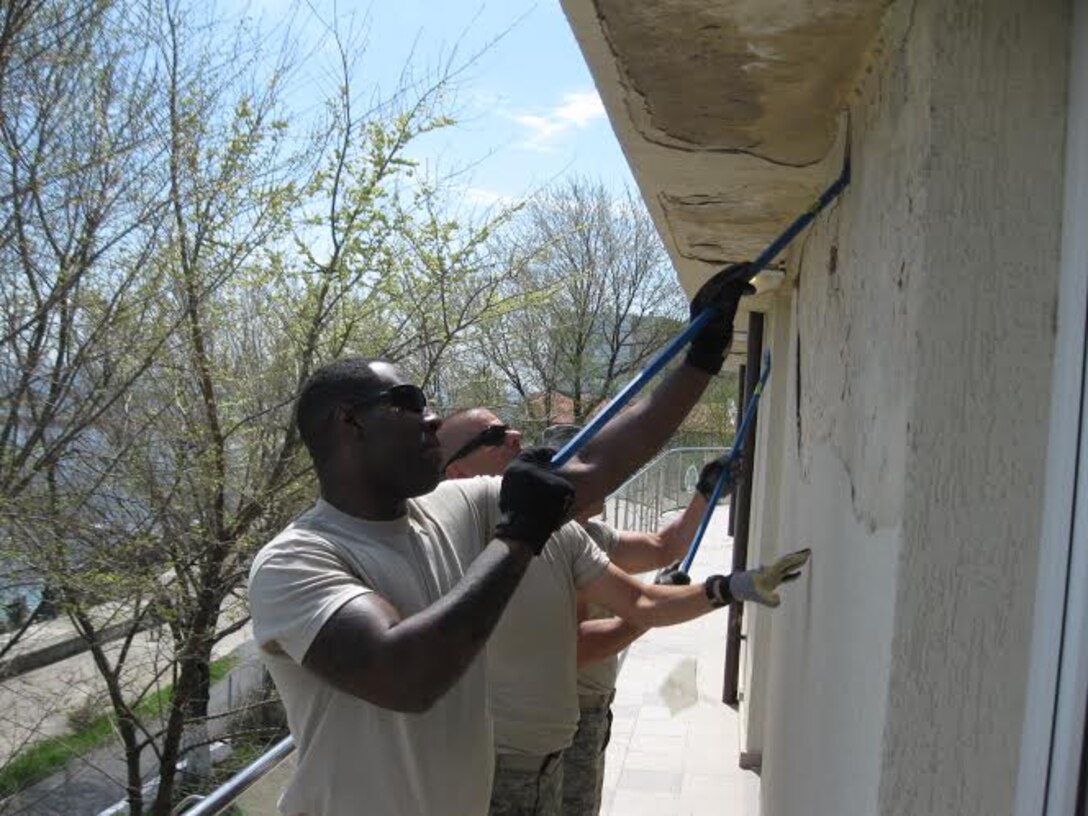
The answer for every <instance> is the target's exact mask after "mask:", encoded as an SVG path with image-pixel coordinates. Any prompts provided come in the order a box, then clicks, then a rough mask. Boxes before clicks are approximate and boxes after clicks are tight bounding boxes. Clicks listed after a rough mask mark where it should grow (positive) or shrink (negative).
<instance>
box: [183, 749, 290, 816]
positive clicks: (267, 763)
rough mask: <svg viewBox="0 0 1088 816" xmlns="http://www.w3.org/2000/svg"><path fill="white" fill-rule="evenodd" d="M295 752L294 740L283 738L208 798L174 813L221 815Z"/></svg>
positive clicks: (194, 798) (198, 800)
mask: <svg viewBox="0 0 1088 816" xmlns="http://www.w3.org/2000/svg"><path fill="white" fill-rule="evenodd" d="M294 750H295V741H294V739H293V738H292V737H284V738H283V739H281V740H280V741H279V742H277V743H276V744H275V745H273V746H272V747H271V748H269V749H268V750H267V751H265V752H264V753H263V754H261V755H260V756H259V757H257V758H256V759H255V760H253V761H252V762H251V763H249V764H248V765H247V766H246V767H244V768H243V769H242V770H240V771H239V772H238V773H236V774H235V775H234V776H232V777H231V778H230V779H228V780H227V781H226V782H224V783H223V784H222V785H220V786H219V787H218V788H216V789H215V790H214V791H212V792H211V793H209V794H208V795H207V796H205V797H203V798H198V797H191V798H190V799H189V800H188V801H190V802H192V801H195V804H193V805H192V806H191V807H186V803H185V802H183V803H182V804H181V805H180V806H179V807H178V808H176V809H175V810H174V812H175V813H180V814H184V816H216V814H219V813H222V812H223V811H224V810H226V809H227V808H228V807H230V806H231V805H233V804H234V803H235V802H236V801H237V800H238V797H239V796H241V795H242V794H243V793H245V792H246V791H247V790H249V789H250V788H252V787H253V786H254V785H256V784H257V783H258V782H260V781H261V779H263V778H264V776H265V775H266V774H267V773H268V772H269V771H271V770H272V769H273V768H275V767H276V766H277V765H279V764H280V762H282V761H283V760H284V759H286V758H287V757H289V756H290V755H291V753H292V752H293V751H294ZM269 816H272V814H269Z"/></svg>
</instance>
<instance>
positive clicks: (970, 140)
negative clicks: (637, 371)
mask: <svg viewBox="0 0 1088 816" xmlns="http://www.w3.org/2000/svg"><path fill="white" fill-rule="evenodd" d="M1068 13H1069V8H1068V4H1067V3H1065V2H1058V1H1057V0H1047V2H1038V0H1035V1H1034V2H1033V1H1032V0H1001V1H1000V2H995V1H994V0H971V2H968V1H967V0H960V1H959V2H955V3H953V2H948V3H934V4H931V5H925V6H923V5H921V4H920V5H919V13H918V15H917V20H916V22H915V33H914V37H915V38H917V39H918V41H919V42H920V47H919V49H918V51H919V52H920V56H924V62H925V63H926V65H927V66H928V70H929V72H930V90H929V105H930V109H931V111H932V113H931V114H930V117H931V118H930V123H929V136H928V140H929V143H930V147H929V150H928V153H927V163H926V167H925V171H926V174H927V185H926V186H927V189H926V196H925V206H924V210H923V214H922V232H923V235H924V243H923V253H924V254H923V257H922V264H921V274H920V279H919V280H918V285H917V295H918V302H917V304H916V309H917V317H916V319H915V320H914V321H913V323H914V326H915V329H916V335H915V337H914V338H913V345H914V346H915V355H916V357H915V365H914V369H915V373H914V381H915V389H914V401H915V404H914V406H913V409H912V412H911V421H910V426H909V429H908V433H907V446H908V455H907V487H906V499H907V501H906V505H905V508H904V510H905V513H904V518H905V525H904V533H905V535H904V540H905V544H906V546H905V547H904V553H903V558H902V560H901V567H900V578H899V587H898V597H897V602H896V610H897V618H898V621H897V625H896V639H895V643H894V645H893V652H892V660H893V672H892V678H893V680H892V683H891V686H890V688H889V700H888V721H887V732H886V737H885V746H884V752H885V756H884V765H885V769H886V770H885V774H884V777H883V779H882V780H881V793H880V800H881V810H882V812H884V813H888V814H896V816H898V815H899V814H902V815H903V816H907V814H911V815H912V816H913V815H914V814H920V813H940V814H963V815H964V816H973V815H974V814H978V815H979V816H982V814H987V816H990V814H1001V813H1009V812H1011V809H1012V802H1013V795H1014V791H1013V787H1014V784H1015V780H1016V770H1017V764H1018V760H1019V745H1020V735H1021V720H1022V716H1023V711H1024V695H1025V687H1026V682H1027V665H1026V664H1027V656H1028V654H1029V648H1030V643H1029V640H1030V632H1031V619H1032V609H1033V596H1034V588H1035V576H1036V563H1037V558H1038V546H1039V530H1040V525H1041V512H1040V508H1041V505H1042V486H1043V482H1044V479H1043V471H1044V454H1045V451H1046V439H1047V433H1046V425H1047V417H1048V405H1049V397H1050V393H1051V362H1052V357H1053V343H1054V320H1055V302H1056V297H1057V269H1058V245H1059V237H1060V228H1059V225H1060V215H1061V201H1062V174H1063V162H1062V149H1063V136H1064V128H1065V89H1066V84H1067V70H1068V22H1069V21H1068ZM915 598H924V599H925V602H924V603H919V602H917V600H915Z"/></svg>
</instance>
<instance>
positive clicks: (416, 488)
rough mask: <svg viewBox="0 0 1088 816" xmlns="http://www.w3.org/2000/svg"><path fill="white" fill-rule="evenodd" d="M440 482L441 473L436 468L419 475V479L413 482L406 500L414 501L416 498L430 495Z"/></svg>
mask: <svg viewBox="0 0 1088 816" xmlns="http://www.w3.org/2000/svg"><path fill="white" fill-rule="evenodd" d="M441 481H442V473H441V472H440V471H439V470H438V468H437V467H436V468H435V469H434V470H433V471H430V472H428V473H421V474H420V475H419V478H418V479H416V480H414V483H413V485H412V489H411V491H410V492H409V496H408V498H410V499H414V498H415V497H416V496H423V495H426V494H427V493H430V492H431V491H432V490H434V489H435V488H436V487H438V483H439V482H441Z"/></svg>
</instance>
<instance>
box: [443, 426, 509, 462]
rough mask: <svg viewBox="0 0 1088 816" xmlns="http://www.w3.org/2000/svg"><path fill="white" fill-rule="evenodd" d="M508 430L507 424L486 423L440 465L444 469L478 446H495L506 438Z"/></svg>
mask: <svg viewBox="0 0 1088 816" xmlns="http://www.w3.org/2000/svg"><path fill="white" fill-rule="evenodd" d="M509 430H510V426H509V425H488V426H487V427H486V428H484V429H483V430H482V431H480V432H479V433H478V434H476V436H474V437H472V438H471V439H470V440H468V442H466V443H465V444H463V445H462V446H461V447H459V448H458V449H457V453H455V454H454V455H453V456H451V457H450V458H449V459H447V460H446V464H444V465H443V466H442V469H443V470H445V469H446V468H448V467H449V466H450V465H452V464H453V463H454V462H456V461H457V460H458V459H464V458H465V457H466V456H468V455H469V454H470V453H472V452H473V451H475V450H478V449H479V448H497V447H498V446H499V445H501V444H502V443H503V442H504V441H505V440H506V432H507V431H509Z"/></svg>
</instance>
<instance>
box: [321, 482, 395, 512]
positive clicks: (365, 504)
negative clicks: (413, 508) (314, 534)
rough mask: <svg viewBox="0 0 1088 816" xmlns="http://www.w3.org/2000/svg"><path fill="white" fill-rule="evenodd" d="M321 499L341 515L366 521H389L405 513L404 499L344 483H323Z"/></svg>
mask: <svg viewBox="0 0 1088 816" xmlns="http://www.w3.org/2000/svg"><path fill="white" fill-rule="evenodd" d="M321 498H323V499H324V500H325V501H327V502H328V503H329V504H331V505H332V506H333V507H335V508H336V509H337V510H339V511H340V512H341V513H347V514H348V515H349V516H355V517H356V518H361V519H365V520H367V521H391V520H393V519H396V518H400V517H401V516H403V515H404V514H405V513H406V512H407V503H406V501H405V500H404V499H402V498H393V497H391V496H388V495H385V494H383V493H382V492H381V491H375V490H369V489H366V488H364V487H363V486H361V485H358V484H351V483H349V482H346V481H339V480H330V481H329V483H325V482H324V481H323V482H322V484H321Z"/></svg>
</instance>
